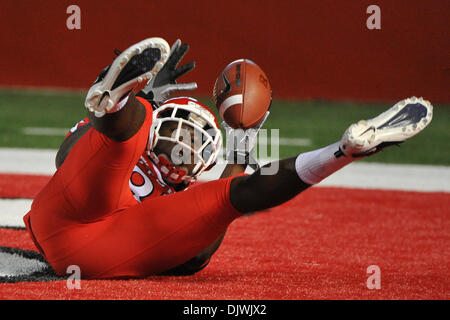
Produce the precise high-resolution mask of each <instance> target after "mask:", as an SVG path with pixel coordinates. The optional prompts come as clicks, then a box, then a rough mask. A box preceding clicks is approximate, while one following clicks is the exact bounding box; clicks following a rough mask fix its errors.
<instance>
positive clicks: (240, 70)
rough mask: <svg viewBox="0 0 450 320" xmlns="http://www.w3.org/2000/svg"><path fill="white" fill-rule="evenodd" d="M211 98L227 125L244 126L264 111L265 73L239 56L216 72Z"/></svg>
mask: <svg viewBox="0 0 450 320" xmlns="http://www.w3.org/2000/svg"><path fill="white" fill-rule="evenodd" d="M213 98H214V103H215V104H216V107H217V109H218V110H219V114H220V116H221V117H222V119H223V120H225V122H226V123H227V124H228V125H229V126H230V127H232V128H235V129H236V128H242V129H248V128H251V127H253V126H255V125H256V124H258V123H259V122H260V121H261V120H262V118H263V117H264V115H265V114H266V111H267V110H268V109H269V107H270V103H271V100H272V90H271V89H270V84H269V80H268V78H267V76H266V74H265V73H264V71H262V69H261V68H260V67H258V65H257V64H256V63H254V62H253V61H250V60H248V59H239V60H236V61H233V62H232V63H230V64H229V65H228V66H226V67H225V69H224V70H223V71H222V73H221V74H220V75H219V77H218V78H217V80H216V83H215V85H214V91H213Z"/></svg>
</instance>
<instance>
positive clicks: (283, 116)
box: [0, 90, 450, 165]
mask: <svg viewBox="0 0 450 320" xmlns="http://www.w3.org/2000/svg"><path fill="white" fill-rule="evenodd" d="M84 96H85V92H79V93H67V92H43V91H41V92H40V91H20V90H14V91H12V90H0V147H20V148H45V149H56V148H58V147H59V145H60V143H61V141H62V139H63V136H32V135H25V134H23V133H22V129H23V128H25V127H51V128H70V127H72V126H73V125H74V124H75V123H76V122H78V121H79V120H80V119H82V118H83V117H85V114H86V112H85V109H84V107H83V103H84ZM200 100H201V101H203V102H205V103H206V104H207V105H209V106H211V105H212V102H211V100H208V99H200ZM390 106H391V105H390V104H369V103H350V102H328V101H326V102H325V101H301V102H299V101H281V100H276V101H274V102H273V105H272V108H271V115H270V117H269V119H268V120H267V122H266V124H265V126H264V127H265V128H267V129H279V130H280V137H285V138H309V139H311V140H312V143H313V145H311V146H308V147H288V146H281V148H280V156H281V157H288V156H293V155H296V154H298V153H301V152H304V151H308V150H312V149H317V148H320V147H323V146H326V145H328V144H330V143H332V142H335V141H337V140H339V139H340V137H341V136H342V133H343V132H344V131H345V129H346V128H347V127H348V126H349V125H350V124H351V123H353V122H355V121H358V120H360V119H367V118H371V117H374V116H376V115H377V114H379V113H381V112H382V111H384V110H385V109H386V108H388V107H390ZM449 128H450V105H434V118H433V122H432V123H431V124H430V125H429V126H428V127H427V128H426V129H425V130H424V131H423V132H422V133H420V134H419V135H418V136H416V137H414V138H413V139H411V140H410V141H407V142H406V143H404V144H402V145H401V147H399V148H398V147H391V148H389V149H387V150H386V151H384V152H381V153H380V154H377V155H375V156H373V157H369V158H367V159H365V160H364V161H375V162H384V163H412V164H414V163H416V164H432V165H450V148H449V146H450V130H449Z"/></svg>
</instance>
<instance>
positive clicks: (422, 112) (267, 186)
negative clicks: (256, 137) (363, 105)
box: [230, 97, 432, 212]
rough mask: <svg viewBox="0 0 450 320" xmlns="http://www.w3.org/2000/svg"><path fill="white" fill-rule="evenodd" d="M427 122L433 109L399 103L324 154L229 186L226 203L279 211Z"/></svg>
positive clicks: (319, 152)
mask: <svg viewBox="0 0 450 320" xmlns="http://www.w3.org/2000/svg"><path fill="white" fill-rule="evenodd" d="M431 119H432V106H431V104H430V103H429V102H428V101H425V100H423V99H422V98H420V99H417V98H415V97H413V98H410V99H406V100H403V101H400V102H399V103H397V104H396V105H395V106H393V107H392V108H390V109H389V110H387V111H386V112H384V113H382V114H380V115H379V116H378V117H376V118H373V119H370V120H367V121H364V120H362V121H360V122H358V123H356V124H353V125H351V126H350V127H349V128H348V129H347V131H346V132H345V133H344V135H343V137H342V140H341V141H340V142H336V143H334V144H332V145H330V146H327V147H325V148H322V149H319V150H314V151H311V152H307V153H303V154H300V155H299V156H297V157H293V158H290V159H284V160H281V161H280V162H279V171H278V172H277V173H276V174H274V175H262V174H261V170H258V171H256V172H255V173H253V174H252V175H250V176H244V177H237V178H235V179H234V180H233V182H232V183H231V190H230V197H231V199H230V200H231V203H232V204H233V206H234V207H235V208H237V209H238V210H239V211H241V212H251V211H257V210H262V209H265V208H270V207H273V206H276V205H279V204H281V203H283V202H285V201H287V200H289V199H291V198H293V197H294V196H295V195H297V194H298V193H300V192H301V191H303V190H305V189H306V188H307V187H309V186H311V185H313V184H316V183H319V182H320V181H321V180H323V179H324V178H326V177H328V176H329V175H331V174H332V173H334V172H336V171H337V170H339V169H341V168H342V167H344V166H346V165H347V164H349V163H351V162H353V161H354V160H357V159H361V158H363V157H364V156H367V155H372V154H374V153H376V152H378V151H380V150H381V149H383V148H384V147H386V146H390V145H393V144H399V143H402V142H404V141H405V140H407V139H409V138H411V137H413V136H414V135H416V134H417V133H419V132H420V131H422V130H423V129H424V128H425V127H426V126H427V125H428V123H429V122H430V121H431Z"/></svg>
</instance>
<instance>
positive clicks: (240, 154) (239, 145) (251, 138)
mask: <svg viewBox="0 0 450 320" xmlns="http://www.w3.org/2000/svg"><path fill="white" fill-rule="evenodd" d="M269 114H270V112H269V111H267V112H266V114H265V115H264V118H263V119H262V120H261V121H260V122H259V123H258V124H257V125H256V126H254V127H253V128H249V129H247V130H243V129H233V128H231V127H230V126H229V125H228V124H227V123H226V122H225V121H222V128H223V129H224V130H225V133H226V159H227V161H228V162H230V163H237V164H248V165H249V166H250V167H251V168H252V169H253V170H257V169H259V167H260V166H259V164H258V161H257V160H256V159H255V158H254V157H253V154H252V151H253V149H254V148H255V145H256V142H257V141H258V132H259V129H261V127H262V126H263V124H264V122H266V120H267V117H268V116H269Z"/></svg>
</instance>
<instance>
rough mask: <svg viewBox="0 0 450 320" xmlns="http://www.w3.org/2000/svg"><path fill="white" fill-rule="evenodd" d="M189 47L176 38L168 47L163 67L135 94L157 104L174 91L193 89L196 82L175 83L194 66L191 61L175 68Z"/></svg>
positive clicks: (195, 87) (195, 86)
mask: <svg viewBox="0 0 450 320" xmlns="http://www.w3.org/2000/svg"><path fill="white" fill-rule="evenodd" d="M188 49H189V45H188V44H187V43H184V44H183V45H181V40H180V39H178V40H177V41H175V43H174V44H173V45H172V48H171V49H170V56H169V59H168V60H167V62H166V63H165V65H164V67H162V69H161V70H160V71H159V72H158V74H157V75H156V76H155V77H154V78H153V79H152V80H150V81H149V82H148V83H147V85H146V86H145V88H144V89H142V90H141V91H140V92H139V93H138V94H137V96H141V97H144V98H146V99H148V100H153V101H155V102H156V103H157V104H158V105H160V104H161V103H162V102H164V101H166V100H167V99H169V98H170V96H171V94H172V93H174V92H176V91H184V90H195V89H197V83H195V82H191V83H179V84H178V83H177V82H176V80H177V79H178V78H179V77H181V76H182V75H184V74H185V73H187V72H189V71H191V70H192V69H194V67H195V62H194V61H191V62H189V63H187V64H185V65H182V66H181V67H179V68H177V65H178V63H179V62H180V61H181V59H182V58H183V56H184V55H185V54H186V52H187V51H188Z"/></svg>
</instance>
